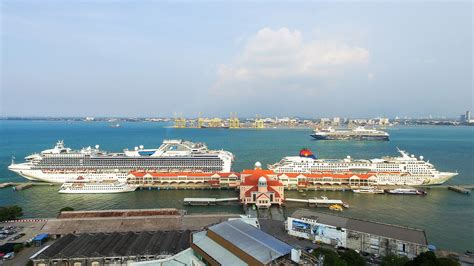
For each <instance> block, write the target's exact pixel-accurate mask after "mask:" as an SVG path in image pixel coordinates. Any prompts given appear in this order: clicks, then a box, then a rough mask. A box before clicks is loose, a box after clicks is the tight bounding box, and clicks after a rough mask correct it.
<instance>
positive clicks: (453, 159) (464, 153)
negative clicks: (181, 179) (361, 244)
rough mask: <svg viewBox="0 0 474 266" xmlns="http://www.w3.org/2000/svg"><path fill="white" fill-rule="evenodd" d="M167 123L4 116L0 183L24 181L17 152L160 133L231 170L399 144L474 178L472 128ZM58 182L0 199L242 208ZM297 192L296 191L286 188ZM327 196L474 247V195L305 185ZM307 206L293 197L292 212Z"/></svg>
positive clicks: (354, 211) (119, 143) (371, 154)
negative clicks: (338, 133)
mask: <svg viewBox="0 0 474 266" xmlns="http://www.w3.org/2000/svg"><path fill="white" fill-rule="evenodd" d="M167 126H168V125H167V124H162V123H122V127H120V128H112V127H110V126H109V124H107V123H100V122H94V123H85V122H72V123H68V122H49V121H48V122H45V121H0V182H6V181H24V179H22V178H21V177H19V176H17V175H15V174H14V173H12V172H10V171H8V169H7V166H8V165H9V164H10V161H11V158H12V156H15V157H16V160H17V161H22V160H23V158H24V157H25V156H26V155H29V154H31V153H33V152H38V151H41V150H44V149H47V148H50V147H52V146H53V145H54V144H55V142H56V141H57V140H58V139H63V140H64V141H65V143H66V145H67V146H69V147H71V148H81V147H84V146H93V145H95V144H100V146H101V148H102V149H104V150H109V151H121V150H122V149H123V148H130V149H132V148H133V147H135V146H138V145H144V146H145V147H158V146H159V145H160V144H161V142H162V140H163V139H168V138H173V139H186V140H191V141H202V142H205V143H207V144H208V146H209V147H210V148H212V149H225V150H228V151H231V152H233V153H234V155H235V156H236V161H235V163H234V170H236V171H239V170H242V169H246V168H251V167H253V165H254V163H255V162H256V161H260V162H261V163H262V164H263V165H267V164H269V163H274V162H276V161H279V160H280V159H281V158H282V157H284V156H287V155H295V154H297V153H298V151H299V150H300V149H301V148H303V147H306V148H310V149H311V150H312V151H313V152H314V153H315V154H316V155H317V156H318V157H321V158H341V157H345V156H347V155H351V156H352V157H353V158H378V157H381V156H384V155H396V154H397V153H396V147H399V148H401V149H405V150H407V151H408V152H410V153H414V154H416V155H417V156H419V155H423V156H424V157H425V159H427V160H429V161H430V162H432V163H433V164H434V165H435V166H436V167H437V168H438V169H439V170H444V171H458V172H459V175H458V176H456V177H455V178H453V179H452V180H450V181H449V182H448V183H449V184H472V183H474V127H442V126H436V127H427V126H423V127H396V128H390V129H389V132H390V134H391V141H389V142H357V141H352V142H351V141H341V142H328V141H313V140H311V138H310V136H309V134H310V130H303V129H266V130H252V129H242V130H228V129H173V128H168V127H167ZM57 189H58V187H57V186H53V187H50V186H45V187H34V188H31V189H27V190H24V191H19V192H14V191H13V190H12V189H11V188H8V189H2V190H0V206H3V205H10V204H18V205H20V206H22V207H23V209H24V213H25V216H27V217H52V216H55V215H56V214H57V212H58V210H59V209H61V208H62V207H64V206H71V207H73V208H75V209H76V210H82V209H123V208H163V207H174V208H185V209H187V210H188V211H189V212H191V213H193V212H241V207H240V206H239V205H238V204H236V203H230V204H226V205H221V206H214V207H184V206H183V205H182V200H183V198H184V197H227V196H233V195H236V192H235V191H225V190H222V191H166V190H161V191H157V190H153V191H137V192H135V193H124V194H112V195H62V194H58V193H57ZM288 195H289V196H291V197H297V196H299V195H298V192H288ZM321 195H326V196H328V197H329V198H340V199H343V200H345V201H347V202H349V203H350V205H351V208H350V209H348V210H347V211H345V212H344V215H348V216H352V217H358V218H364V219H370V220H375V221H380V222H388V223H393V224H399V225H404V226H409V227H416V228H422V229H425V230H426V233H427V236H428V240H429V242H430V244H434V245H436V246H438V247H439V248H443V249H450V250H457V251H464V250H466V249H470V250H473V249H474V229H473V228H474V197H473V196H466V195H462V194H458V193H455V192H452V191H448V190H447V189H445V188H436V189H430V190H428V196H426V197H417V196H395V195H358V194H353V193H350V192H308V193H307V196H308V197H312V196H321ZM300 207H305V206H304V205H298V204H288V205H287V206H286V207H285V208H286V212H287V213H291V212H292V211H294V210H295V209H297V208H300Z"/></svg>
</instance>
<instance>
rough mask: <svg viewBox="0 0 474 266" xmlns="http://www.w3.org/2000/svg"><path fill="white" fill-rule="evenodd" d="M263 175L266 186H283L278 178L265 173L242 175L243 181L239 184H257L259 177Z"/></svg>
mask: <svg viewBox="0 0 474 266" xmlns="http://www.w3.org/2000/svg"><path fill="white" fill-rule="evenodd" d="M262 176H263V177H265V179H266V180H267V185H268V186H283V183H282V182H281V181H279V180H275V179H271V178H269V177H268V176H265V175H251V176H246V177H244V181H243V182H241V183H240V185H241V186H253V185H257V184H258V179H259V178H260V177H262Z"/></svg>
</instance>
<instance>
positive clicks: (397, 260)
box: [381, 254, 410, 266]
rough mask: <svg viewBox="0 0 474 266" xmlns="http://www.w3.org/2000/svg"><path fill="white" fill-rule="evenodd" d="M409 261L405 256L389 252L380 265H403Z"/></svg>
mask: <svg viewBox="0 0 474 266" xmlns="http://www.w3.org/2000/svg"><path fill="white" fill-rule="evenodd" d="M408 261H410V260H409V259H408V258H407V257H405V256H397V255H395V254H389V255H387V256H385V257H384V258H383V259H382V264H381V265H382V266H403V265H405V264H406V263H407V262H408Z"/></svg>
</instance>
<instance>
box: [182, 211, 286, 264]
mask: <svg viewBox="0 0 474 266" xmlns="http://www.w3.org/2000/svg"><path fill="white" fill-rule="evenodd" d="M191 248H192V249H193V250H194V252H195V253H196V254H197V255H198V257H200V258H201V259H202V261H204V262H206V263H208V264H210V265H269V264H279V263H280V264H291V260H290V258H289V254H290V253H291V252H292V247H291V246H289V245H288V244H286V243H284V242H282V241H280V240H278V239H276V238H274V237H273V236H271V235H269V234H267V233H265V232H263V231H261V230H259V229H258V228H256V227H254V226H252V225H250V224H248V223H246V222H244V221H242V220H239V219H236V220H232V221H227V222H222V223H220V224H216V225H213V226H211V227H209V228H208V230H206V231H201V232H196V233H194V234H193V235H192V243H191Z"/></svg>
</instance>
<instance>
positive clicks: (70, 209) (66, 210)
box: [59, 207, 74, 213]
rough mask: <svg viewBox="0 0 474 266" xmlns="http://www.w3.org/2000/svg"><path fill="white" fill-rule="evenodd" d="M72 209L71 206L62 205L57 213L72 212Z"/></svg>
mask: <svg viewBox="0 0 474 266" xmlns="http://www.w3.org/2000/svg"><path fill="white" fill-rule="evenodd" d="M72 211H74V208H73V207H64V208H62V209H60V210H59V213H61V212H72Z"/></svg>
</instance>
